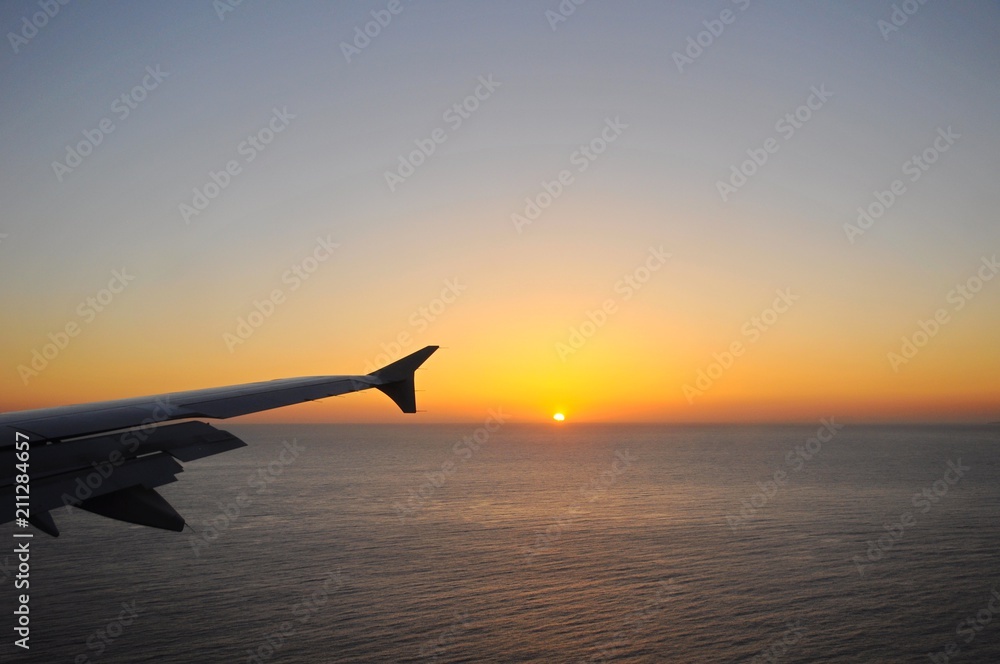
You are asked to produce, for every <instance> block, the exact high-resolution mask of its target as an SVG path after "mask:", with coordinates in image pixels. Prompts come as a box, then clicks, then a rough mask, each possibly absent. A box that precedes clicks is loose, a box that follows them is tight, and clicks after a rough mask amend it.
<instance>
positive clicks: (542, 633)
mask: <svg viewBox="0 0 1000 664" xmlns="http://www.w3.org/2000/svg"><path fill="white" fill-rule="evenodd" d="M838 425H839V423H838ZM818 427H819V425H818V424H817V425H815V426H811V427H802V426H783V427H774V426H756V427H708V426H690V427H663V426H650V427H641V426H630V427H613V426H576V425H565V426H562V427H556V426H539V427H530V426H516V425H506V426H504V427H502V428H501V429H500V430H499V431H496V432H493V433H489V434H488V435H487V432H486V431H485V430H481V431H479V432H478V438H479V442H476V441H475V439H472V440H471V442H462V441H463V438H464V437H469V436H474V435H476V427H475V426H461V425H448V426H435V425H423V426H346V425H337V426H321V427H317V426H281V427H278V426H228V427H224V428H227V429H230V430H232V431H233V432H234V433H236V434H237V435H242V436H243V437H244V438H245V439H246V440H247V441H248V442H249V443H250V446H249V447H248V448H245V449H241V450H237V451H234V452H229V453H226V454H223V455H220V456H217V457H214V458H208V459H203V460H200V461H196V462H192V463H189V464H186V471H185V472H184V473H183V474H182V475H181V476H180V481H179V482H177V483H175V484H172V485H169V486H166V487H162V493H163V494H164V495H165V496H166V497H167V498H168V499H169V500H170V501H171V502H172V503H173V504H174V506H175V507H177V509H178V511H180V512H181V513H182V514H184V515H185V517H186V518H187V519H188V522H189V523H190V524H192V525H193V526H194V529H193V531H189V532H185V533H183V534H177V533H167V532H161V531H155V530H151V529H146V528H139V527H133V526H129V525H127V524H123V523H119V522H113V521H108V520H105V519H101V518H99V517H95V516H93V515H90V514H87V513H84V512H80V511H76V512H74V513H72V514H68V513H66V510H60V511H58V512H56V513H55V516H56V520H57V522H58V523H59V526H60V528H61V529H62V533H63V536H62V537H60V538H59V539H57V540H52V539H48V538H41V537H36V539H35V540H34V543H33V547H34V548H33V557H32V570H31V584H32V585H31V611H32V625H33V631H32V641H31V642H32V650H31V651H30V654H28V655H25V653H23V652H15V648H13V646H12V645H11V643H10V642H11V641H13V636H8V638H6V639H5V640H4V643H3V644H2V645H0V658H2V659H3V660H4V661H31V662H78V663H79V664H83V663H84V662H163V663H173V662H185V663H186V662H295V663H298V662H418V661H439V662H473V661H493V662H578V661H611V660H613V661H621V662H660V661H663V662H674V661H676V662H742V661H758V662H762V661H780V662H816V661H824V662H928V661H931V660H930V659H929V658H928V654H929V653H943V652H944V651H945V648H946V647H947V646H948V644H949V643H952V642H954V643H955V646H954V647H958V648H959V651H958V653H957V654H952V656H951V657H950V661H951V662H1000V624H998V623H1000V615H997V616H996V617H995V619H994V616H993V613H992V609H1000V599H997V600H995V601H994V603H993V604H992V609H991V606H990V601H991V591H992V590H994V589H998V590H1000V464H998V451H1000V447H998V442H1000V429H998V428H997V427H992V428H989V427H861V426H859V427H852V426H850V425H847V426H845V427H844V428H842V429H833V431H834V432H835V435H833V437H832V438H830V436H829V434H828V433H823V438H825V439H827V440H826V442H820V441H819V440H814V441H812V442H811V443H810V442H809V440H808V439H809V438H810V437H811V436H814V435H815V434H816V433H817V429H818ZM292 439H294V440H295V441H296V450H297V451H295V452H294V454H293V452H291V451H289V448H288V447H287V446H283V445H282V441H283V440H286V441H289V442H290V441H291V440H292ZM796 448H801V449H802V453H801V454H800V453H799V452H798V451H797V449H796ZM282 450H285V451H284V455H282ZM810 450H811V451H810ZM949 462H952V464H953V465H954V466H955V467H956V468H958V470H957V471H956V470H951V471H949V466H948V464H949ZM449 464H450V465H449ZM966 468H967V469H966ZM261 473H263V474H261ZM776 473H777V475H776ZM782 473H784V474H782ZM769 482H771V483H773V484H769ZM935 482H936V483H937V484H935ZM758 483H760V484H758ZM923 489H928V491H929V492H930V493H929V496H930V498H922V497H920V495H919V494H920V492H921V491H922V490H923ZM935 489H936V490H937V493H935ZM915 494H917V495H916V497H915ZM938 494H940V495H938ZM932 499H933V500H932ZM743 501H745V502H743ZM887 526H888V528H887ZM10 530H11V528H10V527H9V526H6V527H5V528H4V533H3V534H2V536H3V537H5V538H6V537H8V534H9V532H10ZM890 531H891V532H890ZM880 537H881V541H879V538H880ZM8 541H11V540H9V539H8ZM11 559H12V556H10V555H9V554H8V555H7V559H6V560H5V559H4V558H3V554H0V561H2V562H3V563H5V564H6V565H9V564H10V562H11ZM6 574H7V571H6V569H3V570H0V576H5V575H6ZM11 584H12V581H11V578H10V576H7V577H6V578H5V579H4V581H3V587H4V590H3V592H2V593H0V608H2V609H3V613H4V615H7V616H11V611H12V610H13V609H12V606H13V602H12V600H13V595H14V590H13V588H12V585H11ZM998 597H1000V595H998ZM123 606H125V607H128V609H124V608H123ZM130 610H134V612H135V616H134V617H133V616H132V614H131V613H130ZM977 613H978V618H979V621H980V622H978V623H977V622H975V620H976V617H977ZM967 618H972V620H973V622H972V623H963V621H964V620H966V619H967ZM7 620H8V622H9V623H12V620H11V618H8V619H7ZM4 631H5V633H7V634H12V632H10V631H9V629H5V630H4ZM755 657H756V658H757V659H756V660H754V658H755ZM74 658H75V659H74ZM937 661H945V660H943V659H938V660H937Z"/></svg>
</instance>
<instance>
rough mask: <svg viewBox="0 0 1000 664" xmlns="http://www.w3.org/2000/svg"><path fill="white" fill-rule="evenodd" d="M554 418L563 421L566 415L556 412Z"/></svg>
mask: <svg viewBox="0 0 1000 664" xmlns="http://www.w3.org/2000/svg"><path fill="white" fill-rule="evenodd" d="M552 419H554V420H555V421H556V422H562V421H564V420H565V419H566V416H565V415H563V414H562V413H556V414H555V415H553V416H552Z"/></svg>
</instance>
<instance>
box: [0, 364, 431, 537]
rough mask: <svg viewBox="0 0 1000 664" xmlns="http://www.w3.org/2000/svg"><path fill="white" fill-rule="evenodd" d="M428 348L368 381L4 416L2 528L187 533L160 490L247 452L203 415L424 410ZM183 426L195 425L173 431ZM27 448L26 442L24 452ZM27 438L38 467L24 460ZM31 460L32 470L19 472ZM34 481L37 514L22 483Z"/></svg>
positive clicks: (289, 383)
mask: <svg viewBox="0 0 1000 664" xmlns="http://www.w3.org/2000/svg"><path fill="white" fill-rule="evenodd" d="M437 349H438V347H437V346H427V347H425V348H422V349H421V350H418V351H417V352H415V353H412V354H411V355H407V356H406V357H404V358H402V359H400V360H397V361H396V362H393V363H392V364H389V365H386V366H384V367H382V368H381V369H379V370H377V371H374V372H372V373H370V374H367V375H364V376H314V377H309V378H283V379H279V380H271V381H266V382H262V383H248V384H245V385H232V386H229V387H216V388H211V389H207V390H192V391H188V392H173V393H170V394H161V395H156V396H149V397H137V398H132V399H120V400H117V401H103V402H98V403H91V404H81V405H77V406H60V407H56V408H41V409H38V410H25V411H20V412H14V413H4V414H0V523H7V522H8V521H13V520H14V519H15V518H18V519H20V518H24V519H26V520H28V521H30V522H31V524H32V525H33V526H35V527H36V528H38V529H39V530H41V531H43V532H45V533H48V534H49V535H52V536H54V537H58V536H59V530H58V528H57V527H56V525H55V521H54V520H53V518H52V515H51V514H49V512H50V510H53V509H55V508H57V507H62V506H64V505H73V506H74V507H79V508H80V509H84V510H87V511H89V512H93V513H95V514H100V515H102V516H106V517H108V518H111V519H118V520H120V521H127V522H129V523H136V524H139V525H143V526H151V527H154V528H164V529H166V530H175V531H178V532H179V531H181V530H183V529H184V523H185V522H184V518H183V517H182V516H181V515H180V514H178V513H177V511H176V510H174V508H173V507H171V506H170V504H169V503H168V502H167V501H166V500H164V498H163V497H162V496H160V494H159V493H157V492H156V490H155V487H157V486H160V485H162V484H167V483H169V482H173V481H176V479H177V477H176V476H177V473H180V472H182V471H183V467H182V466H181V465H180V464H179V463H178V461H193V460H195V459H200V458H202V457H206V456H211V455H213V454H219V453H220V452H227V451H229V450H233V449H236V448H239V447H244V446H246V443H244V442H243V441H242V440H240V439H239V438H237V437H236V436H234V435H232V434H230V433H228V432H226V431H222V430H220V429H216V428H215V427H213V426H212V425H210V424H207V423H205V422H199V421H196V420H198V419H200V418H206V419H226V418H229V417H236V416H237V415H246V414H247V413H256V412H258V411H262V410H270V409H272V408H281V407H282V406H288V405H291V404H296V403H302V402H304V401H315V400H317V399H323V398H326V397H332V396H335V395H338V394H347V393H348V392H357V391H359V390H367V389H371V388H375V389H377V390H379V391H381V392H383V393H385V394H386V395H387V396H388V397H389V398H390V399H392V400H393V401H394V402H395V403H396V405H397V406H399V408H400V410H402V411H403V412H404V413H414V412H416V397H415V394H414V384H413V374H414V371H416V369H417V368H418V367H419V366H420V365H421V364H423V363H424V361H425V360H426V359H427V358H428V357H430V356H431V354H432V353H434V351H436V350H437ZM175 420H185V421H184V422H180V423H176V424H167V422H173V421H175ZM18 441H20V443H21V444H20V445H18V444H17V443H18ZM24 441H27V443H28V447H29V449H28V450H27V451H28V455H27V458H28V461H27V462H24V461H23V459H24V458H26V457H25V455H23V454H22V451H23V450H22V449H21V448H22V447H23V446H24ZM22 463H27V464H28V465H27V466H23V465H21V466H20V468H19V465H20V464H22ZM25 470H27V471H28V472H27V474H28V475H29V477H30V483H29V486H28V488H29V490H30V495H28V503H29V505H30V506H29V507H28V508H27V509H24V508H22V509H17V507H18V505H16V501H15V498H16V499H17V500H20V501H23V500H24V495H23V485H21V486H22V488H20V489H18V488H17V487H18V485H19V483H18V482H17V478H18V476H19V475H21V474H22V473H24V471H25Z"/></svg>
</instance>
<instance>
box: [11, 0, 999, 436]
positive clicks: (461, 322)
mask: <svg viewBox="0 0 1000 664" xmlns="http://www.w3.org/2000/svg"><path fill="white" fill-rule="evenodd" d="M577 3H580V4H577ZM46 12H48V13H46ZM0 25H2V27H3V32H4V34H5V39H4V42H5V43H4V44H3V46H2V47H0V89H2V90H3V94H2V95H0V153H2V154H3V162H4V167H3V169H2V172H0V199H2V200H3V202H4V205H3V212H2V215H0V283H2V284H3V286H2V288H0V310H2V311H3V312H4V314H5V324H4V332H3V335H4V336H3V345H2V348H3V352H2V355H0V410H3V411H11V410H20V409H27V408H38V407H45V406H54V405H61V404H68V403H79V402H86V401H94V400H104V399H115V398H124V397H129V396H139V395H144V394H157V393H163V392H170V391H177V390H186V389H196V388H203V387H213V386H218V385H228V384H235V383H242V382H252V381H257V380H266V379H271V378H280V377H289V376H299V375H328V374H354V373H367V372H369V371H372V370H373V369H375V368H377V367H378V366H380V365H382V364H384V363H385V362H387V361H389V360H394V359H397V358H399V357H401V356H403V355H405V354H407V353H409V352H412V351H414V350H417V349H419V348H421V347H423V346H425V345H440V346H441V347H442V348H441V350H440V351H438V352H437V353H436V354H435V355H434V356H433V357H432V358H431V359H430V360H429V361H428V362H427V364H426V365H425V368H424V369H421V370H420V371H419V372H418V375H417V384H418V389H419V390H421V391H420V392H419V393H418V395H417V396H418V406H419V407H420V408H421V409H422V410H424V411H426V412H424V413H421V414H418V415H416V416H404V415H402V414H400V413H398V412H396V409H395V407H394V406H393V405H392V404H391V403H390V402H389V401H388V400H387V399H385V397H384V396H383V395H381V394H377V393H375V392H374V391H369V392H364V393H358V394H352V395H348V396H346V397H343V398H336V399H329V400H326V401H324V402H320V403H311V404H305V405H302V406H295V407H291V408H286V409H282V410H279V411H274V412H272V413H266V414H263V415H259V416H254V417H252V418H249V421H286V422H289V421H308V422H341V421H343V422H349V421H353V422H362V421H378V422H397V421H398V422H412V421H414V419H413V418H416V421H425V422H436V421H470V422H475V421H481V420H485V419H486V418H488V417H489V416H490V415H489V414H490V412H491V410H492V411H497V410H498V409H499V410H500V411H501V412H503V413H505V414H506V415H507V416H509V417H510V418H511V419H512V420H513V421H524V422H533V421H543V420H548V419H549V418H551V416H552V414H553V413H555V412H563V413H565V414H566V423H567V424H569V423H572V422H762V421H767V422H772V421H815V420H818V419H819V418H821V417H838V418H840V420H841V421H852V422H860V421H956V422H980V421H990V420H1000V379H998V376H1000V350H998V344H997V342H996V340H997V338H998V333H1000V306H998V303H1000V279H994V277H995V276H996V274H997V272H998V270H1000V265H997V263H996V257H997V255H998V253H1000V252H998V249H1000V226H998V223H997V212H996V211H997V209H998V203H1000V191H998V187H997V186H996V177H997V174H998V173H1000V122H997V119H998V117H997V109H998V108H1000V77H998V72H1000V42H998V40H997V39H996V35H997V34H998V30H1000V7H998V5H997V4H996V3H993V2H986V1H981V2H963V1H959V2H950V3H943V2H927V3H923V4H921V3H918V2H917V1H916V0H910V1H909V2H902V3H900V2H895V3H894V2H888V1H877V2H860V1H848V2H833V1H829V2H818V1H814V2H801V1H792V0H787V1H776V2H768V3H763V2H757V1H756V0H715V1H712V2H670V3H663V2H652V1H640V0H634V1H628V2H613V3H612V2H599V1H598V0H590V1H587V2H582V3H581V0H563V1H562V2H557V1H556V0H549V1H540V2H519V1H512V2H504V3H471V2H444V1H441V2H437V1H434V0H422V1H410V0H398V1H397V0H376V1H373V2H368V1H365V2H351V3H347V2H308V1H301V2H295V3H277V2H264V1H263V0H243V2H240V3H236V2H229V1H223V0H219V1H217V2H210V1H208V0H199V1H197V2H192V1H186V2H171V3H160V2H136V3H128V4H125V5H123V4H121V3H110V2H88V3H83V2H69V3H67V4H65V5H61V4H59V3H58V2H55V0H52V2H44V1H42V2H38V1H37V0H36V1H34V2H28V1H21V0H17V1H12V2H5V3H3V5H2V6H0Z"/></svg>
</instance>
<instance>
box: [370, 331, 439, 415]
mask: <svg viewBox="0 0 1000 664" xmlns="http://www.w3.org/2000/svg"><path fill="white" fill-rule="evenodd" d="M437 349H438V347H437V346H425V347H424V348H421V349H420V350H418V351H417V352H415V353H410V354H409V355H407V356H406V357H404V358H402V359H400V360H396V361H395V362H393V363H392V364H387V365H385V366H384V367H382V368H381V369H379V370H377V371H373V372H372V373H370V374H368V375H369V376H370V377H372V378H374V379H376V380H377V381H378V384H376V385H375V387H377V388H378V389H379V391H381V392H382V393H383V394H385V395H386V396H388V397H389V398H390V399H392V400H393V401H394V402H395V403H396V405H397V406H399V409H400V410H401V411H403V412H404V413H415V412H417V396H416V394H415V393H414V385H413V372H414V371H416V370H417V368H418V367H419V366H420V365H421V364H423V363H424V362H425V361H427V358H428V357H430V356H431V355H432V354H433V353H434V351H436V350H437Z"/></svg>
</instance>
